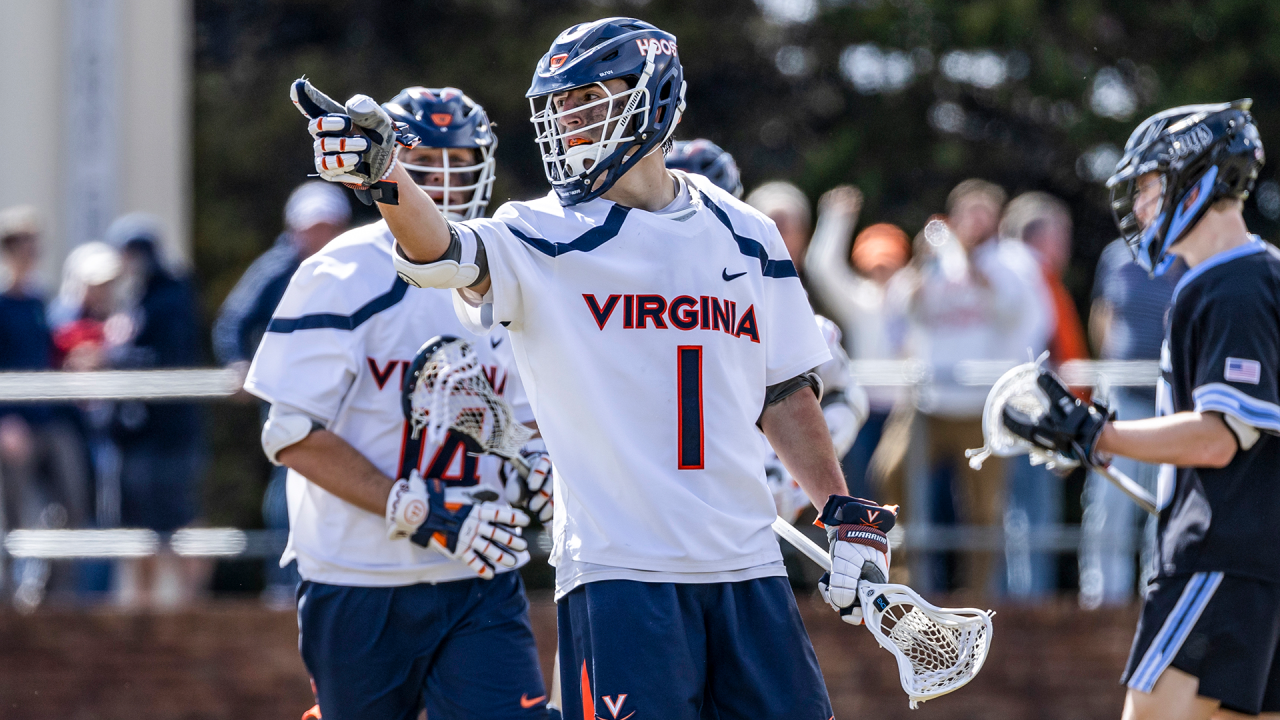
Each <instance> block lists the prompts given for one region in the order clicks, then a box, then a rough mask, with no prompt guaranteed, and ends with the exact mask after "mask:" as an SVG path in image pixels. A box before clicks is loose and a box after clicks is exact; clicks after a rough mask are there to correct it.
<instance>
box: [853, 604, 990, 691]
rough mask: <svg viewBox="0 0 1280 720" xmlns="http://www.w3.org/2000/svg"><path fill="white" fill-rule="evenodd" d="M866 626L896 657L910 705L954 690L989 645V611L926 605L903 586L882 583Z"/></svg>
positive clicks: (979, 665)
mask: <svg viewBox="0 0 1280 720" xmlns="http://www.w3.org/2000/svg"><path fill="white" fill-rule="evenodd" d="M872 597H874V600H872V601H871V605H872V606H874V607H875V611H874V612H872V613H870V614H869V617H868V620H867V622H868V629H869V630H871V634H872V635H874V636H875V638H876V640H877V642H879V643H880V645H881V646H883V647H884V648H885V649H886V650H889V651H890V652H892V653H893V654H894V656H895V657H896V658H897V660H898V675H899V679H900V680H901V681H902V688H903V689H904V690H906V692H907V696H908V698H909V699H910V701H911V707H912V708H915V707H917V706H918V705H919V704H920V703H921V702H924V701H925V700H929V699H932V698H935V697H938V696H940V695H945V694H947V693H949V692H952V691H954V690H958V689H959V688H961V687H963V686H964V685H965V684H966V683H968V682H969V681H970V680H972V679H973V678H974V676H976V675H977V674H978V671H979V670H981V669H982V664H983V663H984V662H985V661H986V658H987V651H988V649H989V648H990V645H991V618H990V615H989V614H988V613H986V612H983V611H981V610H977V609H974V608H964V609H959V610H946V609H942V608H936V607H932V606H929V605H928V604H927V603H925V602H924V601H923V600H922V599H919V598H918V596H915V595H914V593H911V592H910V589H909V588H905V587H904V586H895V585H882V586H879V588H878V589H875V590H873V591H872V592H871V594H869V595H864V596H863V602H864V607H865V606H866V605H867V601H868V600H869V599H871V598H872Z"/></svg>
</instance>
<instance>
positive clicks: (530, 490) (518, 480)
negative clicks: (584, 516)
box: [502, 438, 556, 524]
mask: <svg viewBox="0 0 1280 720" xmlns="http://www.w3.org/2000/svg"><path fill="white" fill-rule="evenodd" d="M520 457H521V458H523V459H524V462H525V465H526V466H527V467H528V468H529V475H528V477H521V476H520V471H519V470H518V469H517V468H516V464H515V463H513V462H511V461H506V462H504V463H503V464H502V480H503V484H504V486H505V489H506V496H507V502H509V503H511V504H512V505H514V506H515V507H521V508H525V509H527V510H528V511H529V512H531V513H533V514H534V515H537V516H538V520H539V521H541V522H542V523H544V524H545V523H548V522H551V516H552V515H554V514H555V506H556V501H555V499H554V498H553V497H552V496H551V495H552V490H553V486H554V483H553V482H552V479H551V458H550V456H548V455H547V444H546V443H545V442H543V441H542V438H533V439H532V440H530V441H529V442H527V443H525V445H524V447H522V448H520Z"/></svg>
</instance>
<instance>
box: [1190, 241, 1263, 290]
mask: <svg viewBox="0 0 1280 720" xmlns="http://www.w3.org/2000/svg"><path fill="white" fill-rule="evenodd" d="M1266 250H1267V244H1266V243H1264V242H1262V238H1260V237H1258V236H1257V235H1250V236H1249V242H1247V243H1245V244H1243V245H1237V246H1236V247H1233V248H1231V249H1230V250H1224V251H1222V252H1220V253H1218V254H1217V255H1214V256H1213V257H1211V258H1209V259H1208V260H1205V261H1204V262H1202V263H1200V264H1199V265H1197V266H1195V267H1193V268H1191V269H1190V270H1188V271H1187V273H1186V274H1185V275H1183V276H1182V279H1181V280H1179V281H1178V284H1177V285H1175V286H1174V287H1173V301H1172V302H1177V300H1178V293H1180V292H1182V288H1184V287H1186V286H1187V284H1188V283H1190V282H1191V281H1192V280H1195V279H1196V278H1198V277H1200V276H1201V275H1203V274H1204V273H1205V271H1207V270H1210V269H1211V268H1215V267H1217V266H1219V265H1221V264H1223V263H1228V262H1231V261H1232V260H1235V259H1236V258H1242V257H1245V256H1246V255H1253V254H1254V253H1260V252H1266Z"/></svg>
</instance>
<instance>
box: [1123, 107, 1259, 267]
mask: <svg viewBox="0 0 1280 720" xmlns="http://www.w3.org/2000/svg"><path fill="white" fill-rule="evenodd" d="M1251 104H1252V101H1250V100H1247V99H1245V100H1237V101H1236V102H1233V103H1221V104H1218V105H1187V106H1183V107H1177V108H1172V109H1169V110H1165V111H1163V112H1160V113H1157V114H1155V115H1153V116H1151V117H1150V118H1148V119H1147V120H1145V121H1143V123H1142V124H1141V125H1139V126H1138V127H1137V129H1136V130H1134V131H1133V134H1132V135H1130V136H1129V140H1128V142H1127V143H1125V150H1124V156H1123V157H1122V158H1121V159H1120V162H1119V163H1118V164H1117V166H1116V172H1115V174H1114V175H1112V176H1111V177H1110V178H1109V179H1108V180H1107V187H1108V188H1109V189H1110V190H1111V211H1112V215H1113V217H1114V219H1115V221H1116V227H1117V228H1119V230H1120V234H1121V237H1123V238H1124V240H1125V242H1126V243H1127V244H1128V245H1129V249H1130V250H1131V251H1132V252H1133V255H1134V260H1135V261H1136V262H1137V263H1138V264H1139V265H1140V266H1141V267H1143V268H1144V269H1145V270H1147V271H1148V272H1150V273H1152V274H1153V275H1160V274H1162V273H1163V272H1164V271H1165V270H1166V269H1168V267H1169V266H1170V265H1171V264H1172V263H1173V259H1174V258H1173V255H1171V254H1170V249H1171V248H1172V247H1173V246H1174V245H1176V244H1177V243H1178V242H1180V241H1181V240H1182V239H1184V238H1185V237H1186V235H1187V233H1189V232H1190V231H1191V230H1192V228H1194V227H1195V226H1196V224H1197V223H1198V222H1199V221H1200V219H1201V218H1203V217H1204V215H1205V213H1206V212H1208V210H1209V208H1210V207H1211V206H1212V205H1213V204H1214V203H1215V202H1217V201H1218V200H1221V199H1224V198H1235V199H1240V200H1243V199H1245V198H1247V197H1248V196H1249V192H1250V191H1251V190H1252V189H1253V183H1254V181H1255V180H1256V179H1257V177H1258V170H1259V169H1260V168H1261V167H1262V164H1263V162H1264V160H1265V155H1264V153H1263V149H1262V140H1261V138H1260V137H1259V136H1258V131H1257V127H1256V126H1255V125H1254V124H1253V117H1252V116H1251V115H1250V114H1249V107H1250V105H1251ZM1153 174H1156V176H1158V180H1159V184H1158V186H1157V185H1152V182H1153Z"/></svg>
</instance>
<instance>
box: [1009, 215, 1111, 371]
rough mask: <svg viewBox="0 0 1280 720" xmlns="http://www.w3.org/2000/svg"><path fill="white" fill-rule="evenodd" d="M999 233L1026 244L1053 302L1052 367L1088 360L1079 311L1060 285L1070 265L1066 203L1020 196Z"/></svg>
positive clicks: (1063, 286) (1069, 225) (1050, 352)
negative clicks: (1068, 362) (1053, 365)
mask: <svg viewBox="0 0 1280 720" xmlns="http://www.w3.org/2000/svg"><path fill="white" fill-rule="evenodd" d="M1000 230H1001V232H1000V234H1001V235H1002V236H1003V237H1006V238H1016V239H1019V240H1022V241H1023V242H1024V243H1026V245H1027V247H1028V248H1030V249H1031V252H1032V254H1033V255H1035V258H1036V260H1037V261H1038V262H1039V264H1040V269H1041V271H1042V272H1043V274H1044V282H1045V287H1046V289H1048V291H1049V294H1050V297H1051V298H1052V300H1053V317H1052V319H1051V322H1052V326H1053V332H1052V334H1051V335H1050V337H1049V348H1048V349H1049V358H1050V360H1051V361H1052V362H1053V363H1054V364H1055V365H1061V364H1062V363H1064V362H1067V361H1068V360H1087V359H1088V358H1089V346H1088V344H1087V343H1086V342H1085V337H1084V328H1083V327H1082V326H1081V324H1080V312H1079V310H1078V309H1077V308H1076V303H1075V301H1074V300H1072V299H1071V293H1070V292H1069V291H1068V290H1067V287H1066V286H1065V285H1063V283H1062V279H1063V277H1064V276H1065V275H1066V272H1067V269H1068V266H1069V265H1070V263H1071V230H1072V223H1071V210H1070V209H1069V208H1068V207H1067V204H1066V203H1064V202H1062V201H1061V200H1059V199H1058V198H1056V197H1054V196H1052V195H1050V194H1048V193H1043V192H1029V193H1023V194H1021V195H1019V196H1018V197H1016V198H1014V199H1013V200H1012V201H1011V202H1010V203H1009V207H1008V209H1007V210H1006V211H1005V214H1004V219H1003V220H1001V222H1000Z"/></svg>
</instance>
